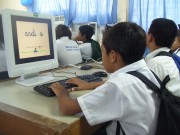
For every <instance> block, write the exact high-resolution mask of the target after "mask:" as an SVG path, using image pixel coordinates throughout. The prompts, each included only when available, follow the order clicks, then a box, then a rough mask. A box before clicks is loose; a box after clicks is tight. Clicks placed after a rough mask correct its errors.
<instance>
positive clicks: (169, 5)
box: [128, 0, 180, 56]
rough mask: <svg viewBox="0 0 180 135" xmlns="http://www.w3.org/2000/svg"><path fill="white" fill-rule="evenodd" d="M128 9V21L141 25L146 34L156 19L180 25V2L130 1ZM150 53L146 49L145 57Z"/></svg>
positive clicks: (156, 0)
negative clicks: (168, 20)
mask: <svg viewBox="0 0 180 135" xmlns="http://www.w3.org/2000/svg"><path fill="white" fill-rule="evenodd" d="M128 9H129V10H128V21H130V22H135V23H137V24H139V25H140V26H141V27H142V28H143V29H144V30H145V31H146V32H147V31H148V28H149V26H150V24H151V22H152V20H154V19H155V18H168V19H172V20H173V21H174V22H175V23H176V24H180V1H179V0H129V7H128ZM148 53H149V50H148V49H146V51H145V54H144V56H146V55H147V54H148Z"/></svg>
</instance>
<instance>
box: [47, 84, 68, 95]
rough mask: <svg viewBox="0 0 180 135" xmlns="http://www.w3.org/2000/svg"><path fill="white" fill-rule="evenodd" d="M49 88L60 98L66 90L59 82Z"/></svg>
mask: <svg viewBox="0 0 180 135" xmlns="http://www.w3.org/2000/svg"><path fill="white" fill-rule="evenodd" d="M49 88H51V90H52V91H53V92H54V93H55V94H56V96H59V94H60V93H61V92H62V91H64V90H65V88H64V87H63V86H62V85H61V84H60V83H58V82H56V83H53V84H51V85H50V86H49Z"/></svg>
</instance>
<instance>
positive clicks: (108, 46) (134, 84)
mask: <svg viewBox="0 0 180 135" xmlns="http://www.w3.org/2000/svg"><path fill="white" fill-rule="evenodd" d="M145 47H146V34H145V32H144V30H143V29H142V28H141V27H140V26H138V25H137V24H135V23H130V22H122V23H118V24H116V25H115V26H113V27H112V28H111V29H109V30H108V31H106V32H105V33H104V35H103V40H102V45H101V50H102V60H103V65H104V67H105V69H106V71H107V72H108V73H111V75H110V77H109V80H107V81H106V82H91V83H88V82H85V81H83V80H80V79H77V78H72V79H70V80H68V81H67V82H68V83H73V84H76V85H78V87H75V88H74V90H83V89H94V88H96V89H95V90H93V91H91V92H90V93H88V94H85V95H83V96H80V97H78V98H77V99H72V98H71V97H69V95H68V93H67V90H65V89H64V88H63V87H62V85H60V84H58V83H54V84H52V85H51V86H50V88H51V89H52V90H53V91H54V92H55V94H56V96H57V98H58V103H59V106H60V111H61V112H62V113H63V114H66V115H73V114H76V113H80V112H83V114H84V115H85V117H86V119H87V121H88V123H89V124H90V125H96V124H100V123H104V122H108V121H111V122H110V124H109V125H108V126H107V128H106V131H107V134H108V135H115V133H116V128H117V121H119V122H120V124H121V126H122V128H123V130H124V132H125V133H126V134H127V135H135V134H138V135H154V133H155V129H156V128H155V127H156V123H157V114H158V111H159V109H158V108H159V98H158V97H157V95H156V94H155V93H154V92H153V91H152V90H151V89H149V88H148V87H147V86H146V85H145V84H144V83H143V82H142V81H141V80H139V79H138V78H136V77H134V76H132V75H129V74H127V73H126V72H129V71H138V72H141V73H142V74H144V75H145V76H146V77H147V78H149V79H150V80H151V81H152V82H154V83H155V84H156V85H157V86H159V84H158V82H157V80H156V79H155V77H154V75H153V74H152V72H151V71H150V70H149V69H148V67H147V65H146V62H145V61H144V60H143V59H142V57H143V54H144V51H145ZM98 86H99V87H98Z"/></svg>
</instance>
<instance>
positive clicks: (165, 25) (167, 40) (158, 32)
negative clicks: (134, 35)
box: [148, 18, 177, 48]
mask: <svg viewBox="0 0 180 135" xmlns="http://www.w3.org/2000/svg"><path fill="white" fill-rule="evenodd" d="M176 34H177V26H176V24H175V23H174V21H172V20H169V19H166V18H157V19H154V20H153V21H152V24H151V26H150V28H149V31H148V35H152V36H153V38H154V43H155V45H156V46H158V47H159V48H160V47H168V48H171V46H172V43H173V42H174V39H175V37H176ZM148 41H149V39H148ZM150 41H151V40H150Z"/></svg>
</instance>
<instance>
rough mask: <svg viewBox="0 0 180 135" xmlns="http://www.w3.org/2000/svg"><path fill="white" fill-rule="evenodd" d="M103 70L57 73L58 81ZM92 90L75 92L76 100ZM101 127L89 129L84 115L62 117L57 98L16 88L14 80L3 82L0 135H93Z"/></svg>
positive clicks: (0, 93) (18, 86) (59, 70)
mask: <svg viewBox="0 0 180 135" xmlns="http://www.w3.org/2000/svg"><path fill="white" fill-rule="evenodd" d="M99 70H102V69H91V70H88V71H82V70H79V69H76V68H66V69H58V70H55V72H53V73H54V75H56V76H59V77H57V78H56V79H64V78H63V77H62V76H68V77H74V76H75V74H74V73H75V72H76V74H77V75H83V74H90V73H93V72H95V71H99ZM88 92H89V90H85V91H76V92H72V93H71V94H70V96H71V97H72V98H76V97H78V96H80V95H83V94H85V93H88ZM100 126H101V125H97V126H89V125H88V123H87V121H86V119H85V117H84V116H83V115H82V113H81V114H77V115H74V116H65V115H62V114H61V113H60V111H59V106H58V102H57V98H56V97H46V96H44V95H41V94H39V93H37V92H36V91H34V90H33V87H24V86H21V85H17V84H16V83H15V80H14V79H11V80H5V81H1V82H0V135H90V134H91V133H92V132H94V131H95V130H96V129H98V128H99V127H100Z"/></svg>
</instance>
